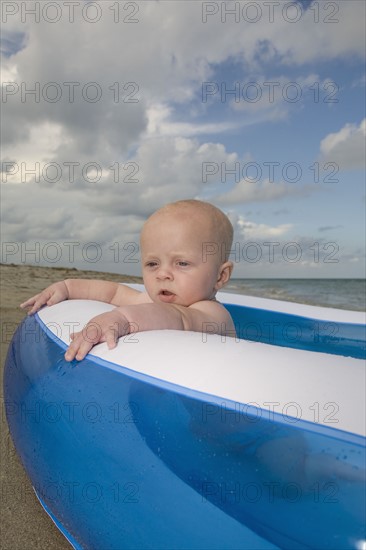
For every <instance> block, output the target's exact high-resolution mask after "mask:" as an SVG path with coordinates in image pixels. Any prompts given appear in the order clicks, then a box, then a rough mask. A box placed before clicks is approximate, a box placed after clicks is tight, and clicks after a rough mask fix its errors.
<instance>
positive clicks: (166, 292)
mask: <svg viewBox="0 0 366 550" xmlns="http://www.w3.org/2000/svg"><path fill="white" fill-rule="evenodd" d="M159 294H160V295H161V296H174V294H173V292H170V291H169V290H161V291H160V292H159Z"/></svg>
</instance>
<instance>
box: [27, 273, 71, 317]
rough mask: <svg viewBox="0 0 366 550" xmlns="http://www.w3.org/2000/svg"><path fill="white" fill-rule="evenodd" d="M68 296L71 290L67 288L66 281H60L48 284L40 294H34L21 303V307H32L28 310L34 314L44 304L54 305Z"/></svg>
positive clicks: (30, 313) (29, 313)
mask: <svg viewBox="0 0 366 550" xmlns="http://www.w3.org/2000/svg"><path fill="white" fill-rule="evenodd" d="M68 298H69V291H68V290H67V286H66V283H65V282H64V281H60V282H58V283H54V284H53V285H51V286H48V287H47V288H46V289H45V290H42V292H40V293H39V294H36V295H35V296H32V298H29V300H27V301H26V302H23V303H22V304H20V307H21V308H23V309H25V308H27V307H30V308H31V309H30V310H29V311H28V315H32V314H33V313H36V312H37V311H38V310H39V309H41V307H42V306H44V305H48V306H53V305H54V304H58V303H59V302H62V301H63V300H67V299H68Z"/></svg>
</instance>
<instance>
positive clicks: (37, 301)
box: [20, 294, 46, 315]
mask: <svg viewBox="0 0 366 550" xmlns="http://www.w3.org/2000/svg"><path fill="white" fill-rule="evenodd" d="M45 303H46V302H45V300H43V299H42V296H41V295H40V294H37V295H36V296H33V297H32V298H29V300H27V301H25V302H23V303H22V304H20V307H21V308H22V309H27V308H29V307H30V308H31V309H30V310H29V311H28V315H32V314H33V313H36V312H37V311H38V310H39V309H41V307H42V306H43V305H44V304H45Z"/></svg>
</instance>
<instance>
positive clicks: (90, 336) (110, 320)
mask: <svg viewBox="0 0 366 550" xmlns="http://www.w3.org/2000/svg"><path fill="white" fill-rule="evenodd" d="M160 329H170V330H173V329H175V330H192V331H195V332H203V333H205V332H210V333H216V334H228V335H231V336H234V335H235V327H234V324H233V321H232V319H231V316H230V314H229V313H228V311H227V310H226V309H225V308H224V307H223V306H222V305H221V304H219V303H218V302H215V301H208V300H206V301H202V302H197V303H196V304H193V305H191V306H189V307H185V306H178V305H173V304H155V303H142V304H138V305H128V306H122V307H118V308H116V309H114V310H113V311H111V312H108V313H103V314H102V315H98V316H97V317H94V318H93V319H91V320H90V321H89V323H88V324H87V325H86V327H85V328H84V329H83V330H82V331H81V332H77V333H75V334H73V335H72V339H73V341H72V343H71V344H70V347H69V348H68V350H67V352H66V354H65V358H66V360H67V361H72V360H73V359H74V358H76V359H77V360H79V361H80V360H81V359H83V358H84V357H85V355H86V354H87V353H88V352H89V351H90V350H91V348H92V347H93V346H94V345H95V344H98V343H99V342H107V345H108V347H109V348H110V349H112V348H114V347H115V346H116V344H117V340H118V338H119V337H120V336H124V335H125V334H129V333H132V332H143V331H146V330H160Z"/></svg>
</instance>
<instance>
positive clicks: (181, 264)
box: [177, 260, 189, 267]
mask: <svg viewBox="0 0 366 550" xmlns="http://www.w3.org/2000/svg"><path fill="white" fill-rule="evenodd" d="M177 264H178V265H179V266H180V267H187V266H188V265H189V263H188V262H185V261H183V260H181V261H179V262H177Z"/></svg>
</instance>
